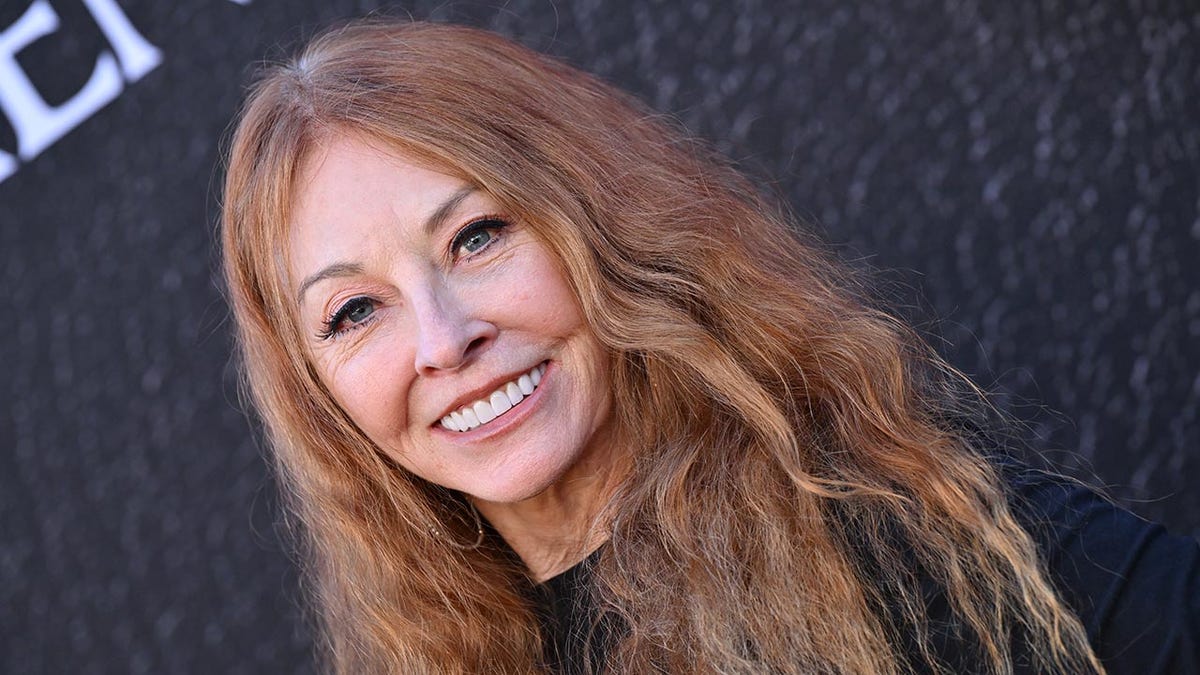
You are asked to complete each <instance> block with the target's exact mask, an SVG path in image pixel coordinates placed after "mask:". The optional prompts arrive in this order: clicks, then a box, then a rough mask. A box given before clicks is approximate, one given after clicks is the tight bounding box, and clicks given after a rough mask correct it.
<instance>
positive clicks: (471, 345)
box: [412, 288, 496, 376]
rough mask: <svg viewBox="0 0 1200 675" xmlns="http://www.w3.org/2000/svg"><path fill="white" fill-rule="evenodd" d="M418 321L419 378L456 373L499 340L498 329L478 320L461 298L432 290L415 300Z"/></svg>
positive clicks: (440, 289)
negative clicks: (443, 373)
mask: <svg viewBox="0 0 1200 675" xmlns="http://www.w3.org/2000/svg"><path fill="white" fill-rule="evenodd" d="M412 302H413V304H412V306H413V311H414V313H415V314H416V320H417V331H418V335H417V349H416V357H415V364H414V365H415V366H416V369H417V374H418V375H426V376H427V375H433V374H436V373H438V372H443V371H454V370H458V369H459V368H462V367H463V366H465V365H467V364H469V363H470V362H471V361H472V360H474V359H475V358H476V357H477V356H478V355H479V354H480V353H481V352H483V351H484V350H485V349H486V348H487V346H488V345H489V344H491V342H492V341H493V340H495V338H496V326H495V325H493V324H492V323H490V322H488V321H486V320H484V319H482V318H480V317H478V316H476V314H477V313H476V312H474V311H473V310H472V309H471V308H470V307H467V306H466V305H465V304H464V303H463V302H462V301H461V300H460V299H459V298H456V297H454V295H453V294H452V293H450V292H448V291H447V290H445V289H442V288H432V289H430V290H429V292H428V293H426V294H423V297H421V298H413V300H412Z"/></svg>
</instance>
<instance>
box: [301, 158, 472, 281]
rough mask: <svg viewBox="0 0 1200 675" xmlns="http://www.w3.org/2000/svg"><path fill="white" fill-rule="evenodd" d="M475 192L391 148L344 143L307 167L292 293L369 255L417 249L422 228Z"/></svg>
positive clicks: (303, 176) (303, 173)
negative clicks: (308, 279)
mask: <svg viewBox="0 0 1200 675" xmlns="http://www.w3.org/2000/svg"><path fill="white" fill-rule="evenodd" d="M466 185H468V183H467V181H466V180H465V179H463V178H460V177H457V176H452V175H449V174H448V173H445V172H443V171H442V170H439V169H435V168H433V167H431V166H430V164H429V163H428V162H422V161H420V160H417V159H415V158H413V157H410V156H407V155H405V154H403V153H401V152H399V151H397V150H394V149H392V148H389V147H387V146H386V145H384V144H382V143H378V142H373V141H370V140H366V139H362V138H359V137H356V136H353V135H339V136H334V137H331V138H330V139H328V140H327V141H325V142H323V143H321V144H320V145H318V146H317V147H315V148H314V149H313V150H312V151H311V152H309V153H308V155H307V156H306V157H305V158H304V159H303V160H302V161H301V163H300V167H299V171H298V173H297V178H296V181H295V183H294V188H293V192H292V206H291V210H290V211H291V218H290V222H289V224H288V228H287V240H288V241H287V249H288V258H289V263H290V264H289V265H288V266H289V268H290V271H291V275H290V276H291V277H292V285H293V286H294V285H295V284H296V283H297V282H296V279H298V278H302V277H303V276H304V275H305V274H308V273H310V272H312V271H313V269H314V268H315V267H318V266H322V265H325V264H329V263H330V262H333V261H336V260H340V259H344V258H355V257H359V254H360V253H361V252H362V251H363V250H378V249H379V247H381V246H384V247H395V246H396V245H398V244H401V243H404V242H407V243H408V244H409V245H412V244H414V243H416V238H418V237H421V236H423V235H424V232H422V229H421V225H420V224H421V223H422V222H424V221H425V219H426V218H428V216H429V215H430V214H431V213H432V212H433V210H435V209H436V208H437V206H438V205H439V204H441V203H443V202H444V201H445V200H446V199H447V198H448V197H449V196H451V195H454V194H455V193H456V192H458V191H460V190H462V189H463V188H464V186H466Z"/></svg>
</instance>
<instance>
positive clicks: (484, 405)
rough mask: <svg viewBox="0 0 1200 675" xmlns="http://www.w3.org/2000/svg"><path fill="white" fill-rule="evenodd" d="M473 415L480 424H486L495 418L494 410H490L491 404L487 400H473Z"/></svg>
mask: <svg viewBox="0 0 1200 675" xmlns="http://www.w3.org/2000/svg"><path fill="white" fill-rule="evenodd" d="M474 407H475V416H476V417H478V418H479V423H480V424H487V423H488V422H491V421H492V420H494V419H496V412H495V411H494V410H492V404H491V403H488V402H487V401H476V402H475V406H474Z"/></svg>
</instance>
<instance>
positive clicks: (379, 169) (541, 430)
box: [288, 137, 611, 518]
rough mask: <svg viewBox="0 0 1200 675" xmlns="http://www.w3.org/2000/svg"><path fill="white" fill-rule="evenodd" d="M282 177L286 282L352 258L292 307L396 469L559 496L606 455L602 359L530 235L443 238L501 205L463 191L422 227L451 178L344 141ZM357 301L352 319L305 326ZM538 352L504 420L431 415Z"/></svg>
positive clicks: (323, 369) (518, 369) (504, 500)
mask: <svg viewBox="0 0 1200 675" xmlns="http://www.w3.org/2000/svg"><path fill="white" fill-rule="evenodd" d="M297 186H298V189H297V191H296V194H297V199H296V202H295V203H294V205H293V206H294V209H293V219H294V220H293V223H292V224H291V231H290V236H289V241H288V246H289V254H290V265H291V267H290V270H289V272H290V277H291V278H290V281H291V285H292V288H293V289H294V290H298V289H299V286H300V283H301V281H302V280H304V279H306V278H308V277H309V276H310V275H312V274H314V273H315V272H318V271H319V270H322V269H324V268H326V267H327V266H328V265H331V264H333V263H352V264H354V265H357V266H358V267H357V269H356V270H355V271H353V272H352V273H348V274H346V275H342V276H335V277H331V278H326V279H323V280H321V281H317V282H316V283H315V284H313V285H312V286H311V287H310V288H308V289H307V291H306V292H305V294H304V295H303V298H302V300H301V302H300V304H299V306H298V309H297V311H298V313H299V317H300V321H301V324H302V325H303V326H304V328H305V334H306V335H308V336H309V337H307V338H306V340H307V348H308V350H309V354H310V357H311V359H312V362H313V364H314V366H315V368H316V371H317V372H318V373H319V375H320V377H321V379H322V381H323V382H324V383H325V385H326V386H327V387H328V388H329V390H330V391H331V392H332V393H333V396H334V397H335V399H336V400H337V402H338V403H339V404H340V405H341V406H342V407H343V408H344V409H345V410H346V412H347V413H348V414H349V415H350V417H351V418H352V419H353V420H354V421H355V422H356V423H357V424H358V425H359V426H360V427H361V428H362V429H363V430H364V431H365V432H366V434H367V435H368V436H369V437H370V438H371V439H372V440H373V441H374V442H375V443H376V444H378V445H379V447H380V448H382V449H383V450H384V451H385V452H386V453H388V454H389V455H390V456H392V457H393V458H395V459H396V461H397V462H399V463H400V464H401V465H402V466H404V467H405V468H406V469H408V470H409V471H412V472H413V473H414V474H416V475H418V476H420V477H422V478H424V479H426V480H428V481H431V482H433V483H437V484H439V485H443V486H445V487H448V488H451V489H453V490H459V491H462V492H464V493H466V494H468V495H471V496H473V497H475V498H476V499H477V501H486V502H491V503H494V504H518V503H521V502H529V501H531V500H532V501H536V500H538V499H539V498H541V497H542V496H544V495H548V494H549V495H556V498H557V499H559V500H560V501H561V500H562V499H563V498H564V495H566V498H568V499H569V498H570V497H571V495H570V493H571V491H572V490H574V489H576V488H573V487H572V485H573V484H574V483H575V482H578V481H574V482H573V477H574V474H573V472H575V471H579V470H581V469H580V467H583V466H587V465H589V463H591V460H590V459H589V458H595V457H598V456H607V453H609V452H610V451H611V448H607V447H604V446H605V445H606V440H605V439H607V438H608V437H609V434H608V433H606V428H607V421H608V418H609V411H610V407H611V404H610V395H611V394H610V390H609V382H608V379H607V378H608V370H607V365H608V361H607V356H606V352H605V350H604V349H603V347H602V346H601V345H600V343H599V341H598V340H597V339H596V337H595V335H594V334H593V333H592V331H591V329H590V328H589V327H588V326H587V324H586V322H585V321H584V318H583V316H582V314H581V312H580V310H579V308H578V304H577V302H576V300H575V297H574V295H573V293H572V292H571V289H570V287H569V285H568V284H567V282H566V279H565V278H564V277H563V275H562V272H561V270H560V268H559V266H558V264H557V262H556V261H555V260H554V259H553V258H552V256H551V255H550V254H549V252H548V250H547V249H546V247H545V246H544V245H543V244H542V243H541V242H540V241H538V240H537V239H536V238H535V237H534V235H533V233H532V231H531V230H529V229H528V228H527V227H524V226H522V225H521V224H520V223H512V224H510V225H508V226H507V227H502V228H499V229H497V230H495V231H493V232H490V234H491V238H490V239H488V242H487V245H486V246H483V247H482V248H481V249H480V250H479V251H477V252H475V253H474V254H470V253H468V252H467V251H465V249H463V248H462V247H460V248H459V249H457V250H455V249H454V247H453V246H452V242H453V241H454V238H455V236H456V235H457V234H458V233H459V232H460V231H461V230H463V229H464V228H465V227H466V226H468V225H470V224H471V223H473V222H475V221H478V220H479V219H481V218H483V217H496V216H500V217H504V214H503V213H502V212H501V211H500V209H499V206H498V205H497V204H496V203H495V202H494V201H493V200H492V199H491V198H490V197H489V196H488V195H487V194H486V193H484V192H482V191H478V190H477V191H474V192H471V193H470V194H469V195H467V196H466V197H465V198H464V199H463V200H462V201H460V202H458V204H457V206H456V207H455V208H453V210H452V211H451V212H450V213H449V215H448V217H447V218H446V219H445V221H444V222H443V224H441V225H440V226H438V227H437V228H436V229H434V230H433V231H432V232H426V231H425V222H426V219H427V218H429V216H430V215H431V214H433V213H434V212H435V211H436V210H437V209H438V207H439V206H440V205H442V204H443V203H444V202H446V201H447V199H448V198H449V197H451V196H452V195H454V194H455V193H456V192H458V191H460V190H462V189H463V188H464V187H466V183H464V181H462V180H461V179H459V178H455V177H451V176H447V175H444V174H441V173H438V172H437V171H434V170H431V169H429V168H426V167H424V166H421V165H419V164H417V163H415V162H413V161H411V160H409V159H406V158H404V157H403V156H400V155H397V154H395V153H393V152H390V151H388V150H384V149H382V146H380V145H378V144H371V143H367V142H364V141H362V140H359V139H356V138H352V137H339V138H334V139H332V140H331V141H330V142H328V143H327V144H326V145H325V146H324V147H323V148H322V149H321V150H320V151H318V152H315V153H313V154H312V155H311V156H310V158H309V159H308V161H307V163H306V164H305V165H304V166H303V168H302V173H301V176H300V180H299V181H298V183H297ZM361 297H366V298H368V300H365V301H358V302H365V303H366V307H367V309H369V311H367V310H363V311H362V312H361V313H365V314H367V316H366V317H365V318H363V319H362V320H361V321H360V322H358V323H355V322H353V321H350V320H346V319H343V320H342V321H341V323H340V324H339V327H340V329H341V331H340V332H339V333H337V334H336V335H334V336H333V337H330V338H322V337H319V334H320V333H321V332H322V331H323V330H324V329H325V326H324V325H323V324H324V322H325V320H326V319H327V318H328V317H329V316H330V315H332V314H333V313H335V312H336V311H337V310H338V309H339V308H341V307H343V306H346V305H347V303H348V302H349V301H352V300H354V299H355V298H361ZM542 362H548V363H549V366H548V370H547V375H546V377H545V379H544V381H543V383H542V385H541V386H540V387H539V391H538V392H535V394H534V396H539V394H540V396H539V398H537V399H536V400H535V399H533V398H531V399H530V401H533V402H532V403H529V404H528V405H529V406H530V407H529V410H528V411H527V414H526V415H525V416H524V417H521V418H517V417H513V419H520V421H519V422H517V423H514V424H511V425H509V426H508V427H505V428H503V430H502V431H500V432H497V433H495V434H493V435H490V436H487V435H483V436H481V437H479V438H478V439H477V440H474V441H471V440H467V436H470V434H467V435H461V436H459V437H456V436H455V434H454V432H447V431H445V430H444V429H441V428H440V426H438V425H437V423H438V421H439V420H440V418H441V417H442V416H444V415H446V414H447V413H449V412H450V411H451V410H453V409H456V408H457V407H459V406H462V405H466V404H469V403H471V402H473V401H474V400H475V399H474V398H468V399H466V400H464V396H466V395H467V394H469V393H471V392H475V391H476V390H478V389H480V388H481V387H486V386H488V385H490V384H494V383H502V382H503V381H504V380H512V379H516V378H517V377H518V376H519V375H521V374H522V373H525V372H527V371H529V370H530V369H531V368H533V367H534V366H536V365H537V364H539V363H542ZM490 391H491V390H490V389H489V390H488V391H487V393H490ZM485 396H486V393H484V394H480V395H478V396H475V398H483V397H485ZM525 404H526V403H525V402H523V403H522V405H525ZM519 410H520V406H518V407H517V408H514V410H513V411H511V412H510V413H508V414H513V413H516V412H517V411H519ZM501 419H503V417H502V418H501ZM580 484H582V485H587V484H589V483H588V481H582V482H581V483H580ZM485 515H489V518H491V515H492V514H491V513H487V514H485Z"/></svg>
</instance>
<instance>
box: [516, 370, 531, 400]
mask: <svg viewBox="0 0 1200 675" xmlns="http://www.w3.org/2000/svg"><path fill="white" fill-rule="evenodd" d="M517 388H518V389H519V390H520V392H521V393H522V394H524V395H526V396H528V395H530V394H532V393H533V380H531V379H529V376H528V375H522V376H521V377H518V378H517Z"/></svg>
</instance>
